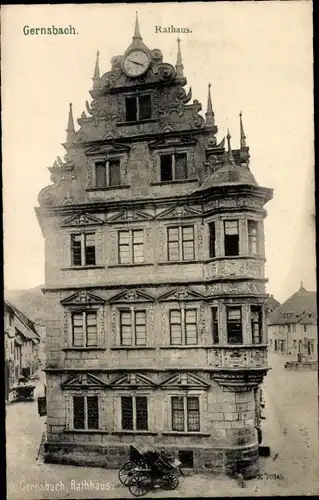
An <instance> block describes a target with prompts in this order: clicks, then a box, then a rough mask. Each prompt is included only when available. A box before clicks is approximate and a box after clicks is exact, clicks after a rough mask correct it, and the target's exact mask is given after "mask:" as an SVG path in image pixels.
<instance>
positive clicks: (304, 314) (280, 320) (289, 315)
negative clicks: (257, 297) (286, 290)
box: [268, 284, 317, 325]
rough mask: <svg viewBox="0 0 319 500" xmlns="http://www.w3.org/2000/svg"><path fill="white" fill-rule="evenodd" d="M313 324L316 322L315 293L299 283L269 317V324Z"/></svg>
mask: <svg viewBox="0 0 319 500" xmlns="http://www.w3.org/2000/svg"><path fill="white" fill-rule="evenodd" d="M293 323H294V324H296V323H300V324H303V325H315V324H316V323H317V293H316V292H310V291H308V290H306V289H305V288H304V286H303V284H301V286H300V288H299V290H298V291H297V292H296V293H294V294H293V295H292V296H291V297H289V299H287V300H286V302H284V303H283V304H282V305H281V306H280V307H278V308H277V309H275V311H274V312H273V314H272V315H271V316H270V317H269V320H268V324H269V325H284V324H293Z"/></svg>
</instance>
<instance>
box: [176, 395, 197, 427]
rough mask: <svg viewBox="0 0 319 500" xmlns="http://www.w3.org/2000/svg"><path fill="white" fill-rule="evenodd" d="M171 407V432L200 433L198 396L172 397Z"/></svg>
mask: <svg viewBox="0 0 319 500" xmlns="http://www.w3.org/2000/svg"><path fill="white" fill-rule="evenodd" d="M171 406H172V430H173V431H177V432H199V431H200V411H199V397H198V396H172V397H171Z"/></svg>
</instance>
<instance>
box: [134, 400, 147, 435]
mask: <svg viewBox="0 0 319 500" xmlns="http://www.w3.org/2000/svg"><path fill="white" fill-rule="evenodd" d="M136 430H137V431H147V430H148V414H147V397H146V396H136Z"/></svg>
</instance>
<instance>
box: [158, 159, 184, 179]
mask: <svg viewBox="0 0 319 500" xmlns="http://www.w3.org/2000/svg"><path fill="white" fill-rule="evenodd" d="M183 179H187V154H186V153H174V154H163V155H161V182H167V181H178V180H183Z"/></svg>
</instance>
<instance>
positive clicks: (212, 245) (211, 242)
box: [208, 221, 216, 258]
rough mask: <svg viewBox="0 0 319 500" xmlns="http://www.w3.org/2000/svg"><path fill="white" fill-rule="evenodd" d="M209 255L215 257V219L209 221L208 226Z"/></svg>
mask: <svg viewBox="0 0 319 500" xmlns="http://www.w3.org/2000/svg"><path fill="white" fill-rule="evenodd" d="M208 229H209V257H210V258H213V257H216V227H215V221H213V222H210V224H209V226H208Z"/></svg>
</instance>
